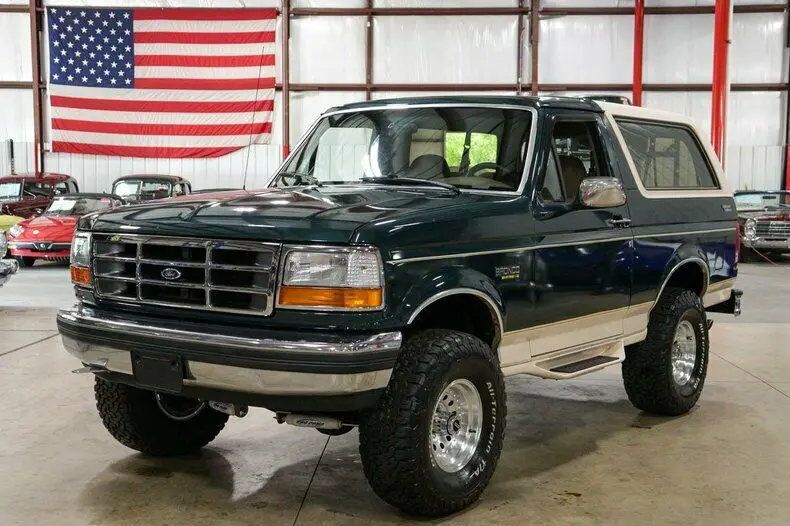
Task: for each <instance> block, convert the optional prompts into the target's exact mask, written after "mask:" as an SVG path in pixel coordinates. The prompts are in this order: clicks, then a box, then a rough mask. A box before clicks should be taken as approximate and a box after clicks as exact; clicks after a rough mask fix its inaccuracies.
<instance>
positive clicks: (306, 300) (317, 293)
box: [280, 285, 381, 309]
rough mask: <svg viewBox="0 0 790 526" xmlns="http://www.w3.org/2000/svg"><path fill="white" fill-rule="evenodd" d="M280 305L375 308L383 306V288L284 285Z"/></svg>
mask: <svg viewBox="0 0 790 526" xmlns="http://www.w3.org/2000/svg"><path fill="white" fill-rule="evenodd" d="M280 305H285V306H289V307H329V308H336V309H374V308H376V307H381V289H343V288H320V287H294V286H287V285H285V286H283V287H282V288H281V289H280Z"/></svg>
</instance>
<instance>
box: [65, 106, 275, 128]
mask: <svg viewBox="0 0 790 526" xmlns="http://www.w3.org/2000/svg"><path fill="white" fill-rule="evenodd" d="M50 114H51V115H52V117H53V118H58V119H72V120H83V121H94V122H121V123H128V124H146V123H152V124H187V125H195V124H206V123H207V122H210V123H212V124H250V123H262V122H270V121H271V120H272V112H271V111H256V112H240V113H198V112H188V113H176V112H170V113H164V112H147V111H105V110H87V109H83V108H65V107H59V106H52V108H51V111H50Z"/></svg>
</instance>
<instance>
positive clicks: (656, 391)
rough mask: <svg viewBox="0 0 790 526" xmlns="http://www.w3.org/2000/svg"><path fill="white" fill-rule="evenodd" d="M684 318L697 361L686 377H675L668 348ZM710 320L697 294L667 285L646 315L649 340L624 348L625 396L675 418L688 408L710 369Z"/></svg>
mask: <svg viewBox="0 0 790 526" xmlns="http://www.w3.org/2000/svg"><path fill="white" fill-rule="evenodd" d="M684 320H685V321H688V322H689V323H690V324H691V327H692V328H693V332H694V337H695V345H696V351H695V359H694V365H693V368H692V369H691V376H690V378H689V379H688V381H686V382H684V383H683V384H682V385H679V384H678V382H677V381H676V380H675V378H674V377H673V373H672V371H673V368H672V363H673V359H672V352H673V345H674V340H675V333H676V331H677V328H678V326H679V324H680V323H681V322H683V321H684ZM708 347H709V339H708V323H707V318H706V316H705V308H704V307H703V305H702V300H701V299H700V297H699V296H698V295H697V294H696V293H694V292H693V291H691V290H687V289H682V288H674V287H672V288H669V287H668V288H666V289H665V290H664V292H663V293H662V295H661V298H660V299H659V300H658V303H657V304H656V306H655V308H653V310H652V312H651V313H650V321H649V323H648V326H647V338H646V339H645V340H644V341H643V342H641V343H638V344H635V345H630V346H628V347H627V348H626V354H625V361H624V362H623V383H624V384H625V390H626V392H627V393H628V399H629V400H630V401H631V403H632V404H633V405H634V406H636V407H637V408H638V409H641V410H643V411H646V412H648V413H654V414H659V415H668V416H676V415H681V414H683V413H686V412H688V411H690V410H691V408H692V407H694V405H695V404H696V403H697V400H698V399H699V397H700V394H701V393H702V388H703V386H704V384H705V375H706V374H707V369H708Z"/></svg>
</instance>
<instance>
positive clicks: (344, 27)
mask: <svg viewBox="0 0 790 526" xmlns="http://www.w3.org/2000/svg"><path fill="white" fill-rule="evenodd" d="M757 1H758V0H751V1H746V0H741V1H738V0H736V2H735V3H736V5H737V4H747V3H752V4H753V3H756V2H757ZM17 2H18V3H22V4H26V2H23V1H21V0H17ZM759 2H760V3H776V4H783V3H785V2H782V1H781V0H759ZM714 3H715V2H714V0H697V1H694V0H647V6H648V7H650V6H689V5H695V6H703V5H707V6H710V5H713V4H714ZM119 4H126V5H134V6H161V7H242V6H246V7H259V6H276V5H278V4H279V2H278V0H243V1H242V0H226V1H221V0H215V1H211V0H192V1H190V0H171V1H163V0H139V1H135V2H118V1H110V0H92V1H86V0H50V1H48V2H46V5H91V6H102V5H105V6H113V7H117V6H118V5H119ZM517 5H518V2H517V0H422V1H420V0H375V1H374V6H375V7H480V6H485V7H514V6H517ZM542 5H543V6H545V7H593V6H596V7H597V6H600V7H632V6H633V1H631V0H543V1H542ZM292 6H293V7H343V8H348V7H365V6H366V0H292ZM28 23H29V22H28V17H27V15H26V14H12V13H0V46H2V48H1V49H3V50H4V52H3V53H2V54H0V80H28V81H29V80H30V63H29V58H28V57H29V56H30V43H29V33H28V31H29V29H28V27H29V26H28ZM517 25H518V24H517V17H516V16H515V15H513V16H474V17H473V16H441V17H436V16H409V17H405V16H397V17H391V16H380V17H376V18H375V19H374V29H375V31H374V33H373V34H374V41H373V49H374V57H373V77H374V78H373V81H374V82H377V83H448V82H464V83H466V82H474V83H512V82H514V79H515V78H516V71H515V69H516V60H515V56H516V54H517V49H516V46H517V44H516V43H517V38H516V32H517ZM525 26H526V31H527V34H528V32H529V20H528V17H525ZM365 27H366V18H365V17H363V16H348V17H338V16H332V17H329V16H323V17H321V16H318V17H296V18H294V19H293V20H292V24H291V68H292V69H291V82H294V83H311V84H320V83H357V84H358V83H364V81H365V68H364V57H365ZM278 31H279V28H278ZM786 32H787V27H786V14H783V13H736V14H735V15H734V21H733V45H732V49H731V60H730V70H731V73H732V81H733V82H736V83H755V82H787V80H788V79H787V71H788V52H787V48H786V47H785V41H786ZM524 45H525V50H524V51H525V59H524V67H523V70H524V71H522V80H523V81H524V82H525V83H528V82H529V81H530V80H531V79H530V78H529V76H530V49H529V39H525V44H524ZM632 46H633V17H632V16H630V15H605V16H602V15H599V16H551V17H542V19H541V21H540V52H539V69H540V81H541V83H552V84H563V83H581V82H589V83H623V84H628V83H630V81H631V75H632V73H631V69H632V58H631V57H632V55H631V54H632ZM712 52H713V15H709V14H696V15H648V16H647V17H646V21H645V56H644V82H645V83H646V84H650V83H710V81H711V77H712ZM278 62H279V57H278ZM45 63H46V61H45ZM279 77H280V73H279V72H278V79H279ZM408 95H413V93H402V92H401V93H381V92H376V93H374V97H375V98H382V97H387V96H408ZM624 95H630V93H624ZM278 97H279V94H278ZM363 99H364V93H362V92H294V93H292V94H291V123H290V124H291V139H292V143H295V142H296V138H297V136H298V135H299V134H300V133H301V132H302V131H303V130H305V129H306V128H307V126H309V124H310V123H311V122H312V121H313V119H314V118H315V117H316V116H317V115H318V114H319V113H320V112H321V111H322V110H324V109H326V108H327V107H330V106H334V105H337V104H342V103H345V102H352V101H359V100H363ZM729 103H730V106H729V118H728V150H727V155H726V165H727V166H726V167H727V172H728V177H729V178H730V180H731V183H732V185H733V186H734V187H736V188H746V187H748V188H779V186H780V184H781V176H782V171H783V159H784V156H783V146H784V144H785V140H784V130H785V122H784V119H785V117H784V116H785V107H786V104H787V100H786V94H785V93H780V92H771V91H768V92H765V91H756V92H748V91H739V92H734V93H732V94H731V95H730V99H729ZM644 104H645V105H646V106H649V107H654V108H660V109H666V110H671V111H678V112H681V113H685V114H687V115H690V116H691V117H693V118H694V119H696V120H697V122H698V123H699V124H700V126H701V128H702V129H703V130H705V131H706V133H707V131H708V130H709V127H710V112H711V108H710V106H711V96H710V94H709V93H706V92H649V91H648V92H646V93H645V95H644ZM278 108H279V98H278ZM275 115H276V118H275V122H274V135H273V139H272V144H271V145H256V146H252V147H251V148H249V149H244V150H242V151H240V152H236V153H234V154H232V155H228V156H226V157H222V158H218V159H186V160H178V159H172V160H167V159H165V160H161V159H130V158H110V157H102V156H89V155H74V154H52V153H48V154H47V155H46V167H47V169H48V170H50V171H60V172H64V173H70V174H72V175H74V176H76V177H77V178H78V179H80V181H81V182H82V186H83V188H84V189H86V190H103V189H107V188H108V186H109V183H110V181H111V180H112V179H114V178H115V177H117V176H119V175H124V174H128V173H134V172H167V173H174V174H179V175H183V176H186V177H188V178H190V179H191V180H192V181H193V183H194V186H195V187H196V188H208V187H217V186H223V187H224V186H239V185H241V184H242V180H243V179H244V174H245V172H246V179H247V184H248V187H249V186H255V185H260V184H263V182H264V181H265V180H266V178H267V175H268V174H270V173H271V171H272V170H274V169H275V168H276V166H277V164H278V163H279V160H280V152H281V142H282V122H281V114H280V112H279V111H276V113H275ZM32 137H33V116H32V95H31V93H30V92H29V91H28V90H0V140H5V139H7V138H13V139H14V140H15V141H16V145H17V170H18V171H20V170H26V169H29V164H30V159H31V158H32V157H31V153H32V149H31V147H30V146H29V144H28V143H29V142H30V141H31V140H32ZM7 158H8V155H7V148H6V147H5V146H3V147H2V152H0V170H1V171H2V172H7V171H8V160H7Z"/></svg>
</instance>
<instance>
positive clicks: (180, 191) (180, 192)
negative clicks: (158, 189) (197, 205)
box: [173, 183, 186, 196]
mask: <svg viewBox="0 0 790 526" xmlns="http://www.w3.org/2000/svg"><path fill="white" fill-rule="evenodd" d="M185 193H186V192H184V185H183V184H181V183H178V184H177V185H175V187H174V188H173V195H174V196H178V195H184V194H185Z"/></svg>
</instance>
